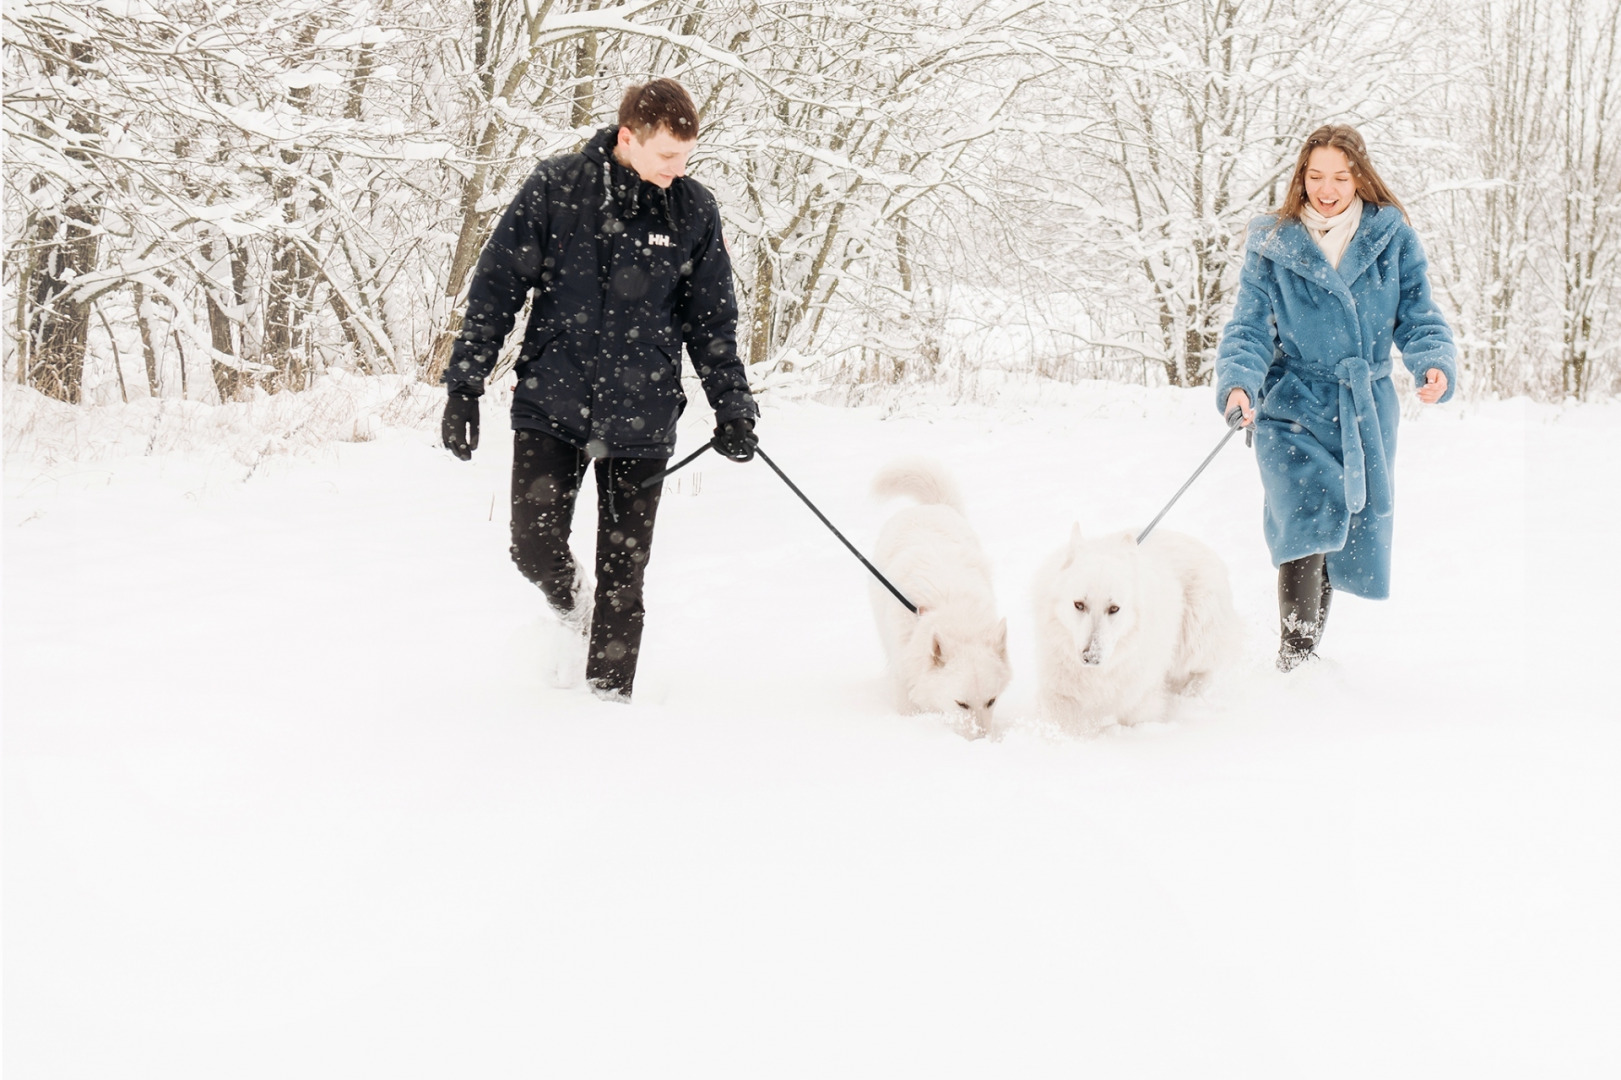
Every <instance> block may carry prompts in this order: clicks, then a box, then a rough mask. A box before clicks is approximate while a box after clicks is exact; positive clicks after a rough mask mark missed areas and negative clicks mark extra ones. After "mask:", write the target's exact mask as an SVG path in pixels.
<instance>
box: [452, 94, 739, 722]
mask: <svg viewBox="0 0 1621 1080" xmlns="http://www.w3.org/2000/svg"><path fill="white" fill-rule="evenodd" d="M697 140H698V110H697V108H696V107H695V106H694V105H693V103H692V98H691V97H689V96H688V94H687V92H686V90H684V89H683V88H682V87H681V85H680V84H679V83H677V82H674V81H673V80H670V79H654V80H653V81H651V82H649V83H647V84H645V85H642V86H632V87H631V88H630V89H629V90H627V91H626V92H625V96H624V100H623V101H622V102H621V103H620V106H619V124H618V126H617V127H609V128H604V129H603V130H601V131H599V132H598V133H597V134H596V135H595V136H594V137H593V138H592V139H591V140H590V142H588V143H587V144H586V145H585V147H584V149H583V150H581V151H580V152H579V153H575V154H562V155H560V156H558V157H554V158H549V159H547V160H546V161H543V162H541V163H540V165H539V166H538V167H537V168H536V169H535V171H534V173H533V174H531V175H530V177H529V179H528V180H527V181H525V183H524V185H523V189H522V190H521V191H519V192H518V196H517V198H515V199H513V200H512V205H510V206H508V207H507V210H506V213H505V214H503V215H502V217H501V220H500V222H499V223H498V224H497V225H496V227H495V231H494V233H493V234H491V236H490V239H489V242H488V243H487V244H486V245H485V247H484V251H483V253H482V254H481V255H480V256H479V261H478V266H477V267H476V268H475V269H474V271H473V280H472V284H471V285H470V286H469V287H468V292H467V317H466V319H465V320H464V322H463V324H462V331H461V334H460V336H459V337H458V339H457V341H456V346H455V349H454V351H453V352H452V353H451V358H450V364H449V366H448V368H447V369H446V371H445V384H446V386H447V388H448V389H449V400H448V401H447V402H446V405H445V416H444V424H443V438H444V443H445V446H446V448H447V449H449V450H450V451H451V452H452V453H454V454H455V455H456V456H457V457H459V458H462V459H463V460H466V459H469V458H471V456H472V452H473V450H474V448H476V447H477V446H478V398H479V395H481V394H482V393H483V392H484V380H485V378H487V377H488V376H489V374H490V371H491V369H492V368H493V367H494V366H495V360H496V355H497V353H498V352H499V351H500V348H501V344H502V342H503V341H505V340H506V336H507V332H508V331H509V330H511V329H512V323H513V320H514V318H515V317H516V315H517V312H518V310H519V309H520V308H522V307H523V303H524V299H525V297H526V296H528V295H529V294H530V293H531V292H533V294H534V296H533V304H532V307H531V315H530V319H529V327H528V330H527V331H526V332H525V334H524V341H523V349H522V352H521V353H520V354H519V358H518V363H517V369H516V374H517V377H518V382H517V387H516V389H515V390H514V393H513V399H512V427H513V431H514V433H515V443H514V448H513V455H512V559H513V561H514V562H516V563H517V564H518V569H519V570H521V571H523V574H524V576H525V577H527V578H528V579H529V580H530V581H532V582H534V583H535V584H536V585H538V586H540V589H541V591H542V592H543V593H545V595H546V599H547V600H548V601H549V602H550V603H551V606H552V608H553V609H554V610H555V611H556V612H557V614H558V616H559V618H560V619H561V620H562V624H563V627H564V628H565V635H566V636H567V635H574V642H575V644H574V645H573V646H572V647H573V648H576V649H578V650H579V651H581V652H584V653H585V657H586V666H585V678H586V680H587V681H588V682H589V683H590V684H591V686H592V688H593V689H594V690H595V692H596V693H597V694H598V696H600V697H604V698H607V699H609V700H618V701H629V700H630V694H631V688H632V685H633V683H634V682H635V678H636V661H637V655H638V652H639V650H640V648H641V639H642V622H643V608H642V576H643V574H644V572H645V571H646V569H647V559H648V554H649V551H650V549H651V544H652V539H653V519H654V516H655V515H656V514H657V512H658V505H659V494H660V490H661V487H660V485H654V486H653V487H650V488H648V489H646V490H643V489H642V486H641V485H642V482H643V481H644V480H647V479H649V478H650V477H652V476H654V475H655V474H657V473H658V472H659V471H660V470H662V469H663V468H664V466H665V463H666V462H667V461H668V459H669V457H670V455H671V453H672V452H673V450H674V447H675V428H676V420H677V419H678V418H679V417H680V415H681V411H682V409H683V408H684V407H685V405H686V395H685V394H683V393H682V391H681V352H680V350H681V346H682V344H683V343H685V345H686V347H687V354H688V356H689V357H690V358H691V361H692V364H693V367H694V368H696V369H697V372H698V376H699V378H700V379H701V380H702V383H703V387H704V393H705V395H706V396H707V397H708V398H709V403H710V404H711V405H712V406H713V407H714V410H715V422H716V429H715V447H716V449H718V450H719V451H720V452H721V453H722V454H724V455H725V456H726V457H729V458H731V459H732V460H734V461H748V460H750V459H751V458H752V457H753V456H754V449H755V446H756V445H757V443H758V440H756V438H755V436H754V420H755V417H757V416H758V415H759V411H758V409H757V408H756V407H755V404H754V398H753V396H752V395H751V394H750V393H749V387H748V379H747V377H746V375H745V373H744V370H743V365H742V363H741V362H740V361H739V359H738V356H737V301H736V298H735V297H734V295H733V292H732V264H731V259H730V257H729V256H728V255H727V252H726V244H725V241H724V240H723V239H722V238H721V223H720V210H719V207H718V205H717V204H716V202H715V198H714V196H713V195H711V194H710V193H709V191H708V190H707V189H705V188H704V187H703V186H702V185H700V184H698V183H696V182H694V181H692V180H688V179H686V178H685V173H686V167H687V158H688V157H689V156H690V155H691V154H692V151H693V148H694V147H695V146H696V145H697ZM592 461H594V462H595V463H596V477H597V554H596V577H597V581H596V588H595V595H594V598H593V596H592V595H591V594H590V589H589V588H588V586H587V584H586V578H585V575H584V574H583V573H581V571H580V570H579V568H578V567H576V565H575V562H574V557H573V555H572V553H571V552H570V551H569V544H568V540H569V530H570V525H571V523H572V520H573V515H574V500H575V496H576V495H577V494H578V492H579V489H580V480H581V478H582V477H583V476H584V474H585V467H586V465H587V463H588V462H592ZM593 600H594V602H593ZM576 670H577V669H576ZM574 678H576V679H577V678H578V675H575V676H574ZM563 681H565V682H567V681H569V680H568V678H567V677H566V676H565V677H564V680H563Z"/></svg>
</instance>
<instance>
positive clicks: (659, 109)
mask: <svg viewBox="0 0 1621 1080" xmlns="http://www.w3.org/2000/svg"><path fill="white" fill-rule="evenodd" d="M619 126H620V127H622V128H630V130H631V133H632V134H634V135H635V136H636V138H637V139H638V140H639V141H641V142H646V141H647V140H648V139H649V138H650V137H651V136H652V135H653V134H654V133H655V132H657V131H658V129H659V128H661V127H662V128H665V129H667V130H668V131H669V132H670V134H671V135H674V136H675V137H676V138H678V139H680V140H682V141H683V142H685V141H688V140H692V139H696V138H697V137H698V106H696V105H694V104H693V103H692V96H691V95H690V94H688V93H687V91H686V89H685V88H684V87H683V86H682V85H681V84H680V83H678V82H676V81H675V80H674V79H654V80H652V81H651V82H645V83H642V84H641V85H639V86H632V87H631V88H630V89H628V90H626V91H625V96H624V97H623V98H621V99H620V102H619Z"/></svg>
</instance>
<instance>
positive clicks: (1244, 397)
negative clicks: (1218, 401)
mask: <svg viewBox="0 0 1621 1080" xmlns="http://www.w3.org/2000/svg"><path fill="white" fill-rule="evenodd" d="M1235 407H1236V408H1238V409H1241V410H1242V411H1243V413H1244V422H1243V423H1242V424H1240V425H1239V426H1240V427H1250V426H1251V425H1253V424H1254V423H1255V410H1254V409H1252V408H1250V396H1249V395H1248V394H1246V393H1245V392H1244V391H1242V390H1240V389H1238V387H1236V386H1235V387H1233V389H1232V391H1231V392H1230V393H1228V395H1227V408H1226V409H1224V410H1223V412H1229V413H1230V412H1232V411H1233V409H1234V408H1235Z"/></svg>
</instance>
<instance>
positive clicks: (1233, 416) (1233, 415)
mask: <svg viewBox="0 0 1621 1080" xmlns="http://www.w3.org/2000/svg"><path fill="white" fill-rule="evenodd" d="M1243 420H1244V412H1243V410H1242V409H1240V408H1239V407H1238V406H1236V405H1235V406H1233V407H1232V409H1231V410H1229V411H1228V413H1227V434H1225V435H1223V436H1222V437H1221V442H1219V443H1217V444H1216V448H1215V449H1214V450H1212V451H1210V453H1209V454H1208V455H1207V456H1206V457H1205V459H1204V460H1203V461H1201V462H1200V463H1199V467H1198V468H1197V469H1194V470H1193V475H1192V476H1190V477H1188V479H1187V482H1186V483H1184V484H1183V485H1182V486H1181V487H1179V488H1177V489H1176V494H1175V495H1172V496H1171V501H1170V502H1168V503H1166V504H1165V509H1163V510H1161V511H1160V512H1159V513H1157V514H1155V515H1154V520H1153V521H1150V522H1149V523H1148V527H1147V528H1146V529H1144V530H1143V531H1142V532H1140V533H1138V534H1137V542H1138V543H1139V544H1140V543H1142V542H1143V541H1144V540H1146V539H1147V538H1148V534H1149V533H1151V532H1153V531H1154V526H1155V525H1158V524H1159V520H1160V518H1162V517H1164V516H1165V515H1166V514H1168V513H1170V512H1171V507H1173V506H1175V505H1176V500H1178V499H1180V498H1181V497H1182V493H1183V492H1184V491H1186V490H1188V488H1190V487H1192V486H1193V482H1194V481H1195V480H1197V479H1199V474H1200V473H1202V472H1204V471H1205V467H1206V466H1207V465H1209V464H1210V463H1211V462H1212V461H1215V460H1216V455H1217V454H1219V453H1221V448H1222V447H1224V446H1226V445H1227V440H1228V439H1231V438H1232V437H1233V436H1234V435H1237V434H1238V425H1239V424H1240V423H1242V422H1243Z"/></svg>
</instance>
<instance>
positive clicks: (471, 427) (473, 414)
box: [439, 390, 478, 461]
mask: <svg viewBox="0 0 1621 1080" xmlns="http://www.w3.org/2000/svg"><path fill="white" fill-rule="evenodd" d="M439 436H440V438H442V439H444V441H445V449H446V450H449V451H450V452H451V453H452V454H455V455H456V456H457V457H459V458H461V459H462V460H463V461H471V460H472V459H473V451H474V450H477V449H478V398H476V397H474V396H473V395H472V394H467V393H463V392H462V391H460V390H452V391H451V392H450V398H449V399H448V400H447V401H446V402H445V418H444V420H443V421H441V422H440V424H439Z"/></svg>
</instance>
